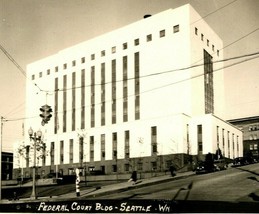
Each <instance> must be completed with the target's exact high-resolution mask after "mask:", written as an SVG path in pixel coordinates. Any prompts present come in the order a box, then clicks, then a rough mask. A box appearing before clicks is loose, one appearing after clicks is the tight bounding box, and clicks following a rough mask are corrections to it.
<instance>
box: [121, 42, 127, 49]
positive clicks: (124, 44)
mask: <svg viewBox="0 0 259 214" xmlns="http://www.w3.org/2000/svg"><path fill="white" fill-rule="evenodd" d="M127 48H128V43H127V42H125V43H123V44H122V49H123V50H126V49H127Z"/></svg>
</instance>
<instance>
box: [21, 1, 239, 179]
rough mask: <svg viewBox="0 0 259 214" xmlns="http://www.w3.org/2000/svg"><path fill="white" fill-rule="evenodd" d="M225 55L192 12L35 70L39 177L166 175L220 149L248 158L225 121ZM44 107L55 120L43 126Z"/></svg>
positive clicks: (32, 106)
mask: <svg viewBox="0 0 259 214" xmlns="http://www.w3.org/2000/svg"><path fill="white" fill-rule="evenodd" d="M222 49H223V44H222V41H221V39H220V38H219V37H218V36H217V35H216V34H215V32H214V31H213V30H212V29H211V28H210V27H209V26H208V25H207V24H206V23H205V22H204V20H203V19H201V17H200V16H199V15H198V14H197V12H196V11H195V10H194V9H193V8H192V7H191V6H190V5H185V6H182V7H179V8H177V9H173V10H172V9H169V10H166V11H164V12H161V13H159V14H156V15H154V16H151V17H149V18H146V19H143V20H140V21H138V22H136V23H133V24H131V25H128V26H125V27H123V28H120V29H118V30H115V31H112V32H110V33H107V34H104V35H102V36H100V37H96V38H94V39H91V40H89V41H86V42H83V43H81V44H78V45H76V46H73V47H70V48H67V49H65V50H62V51H60V52H59V53H57V54H55V55H53V56H49V57H47V58H45V59H42V60H40V61H37V62H34V63H32V64H30V65H28V67H27V76H28V77H29V78H30V80H28V82H27V90H26V95H27V106H26V110H27V112H26V115H27V117H28V118H31V119H30V120H26V124H25V129H29V128H30V127H32V128H33V129H34V130H35V131H37V130H38V129H39V128H40V129H41V130H42V131H43V135H44V139H43V140H44V142H45V143H46V151H47V152H48V155H47V156H46V158H45V159H44V160H43V161H39V163H38V165H40V166H42V167H41V169H40V170H41V172H39V174H41V175H45V174H47V173H49V172H54V171H57V170H58V171H59V172H60V173H63V174H72V173H74V169H75V167H80V168H82V169H83V168H84V167H86V168H87V171H91V170H100V171H102V172H103V173H106V174H113V173H128V172H131V171H132V170H138V171H152V170H153V171H154V170H155V171H156V170H159V171H161V170H166V169H168V168H169V166H170V165H171V164H175V165H177V167H183V166H184V165H185V164H186V163H187V162H188V160H189V159H188V156H194V157H198V158H201V159H202V158H204V155H206V154H207V153H209V152H210V153H214V154H215V152H216V150H217V149H218V148H219V149H221V150H222V152H223V153H224V155H225V156H226V157H227V158H234V157H238V156H242V151H243V148H242V143H241V142H242V132H241V131H240V130H239V129H237V128H235V127H234V126H233V125H231V124H229V123H227V122H224V120H222V119H220V118H224V78H223V77H224V72H223V69H222V67H223V63H222V60H223V52H222ZM214 62H217V63H214ZM32 82H33V84H32ZM35 86H38V87H39V88H40V89H41V90H39V89H38V88H37V87H35ZM46 100H47V101H46ZM45 102H47V104H48V105H50V106H52V109H53V117H52V118H51V120H50V122H49V123H48V124H46V125H45V126H44V127H42V126H41V125H40V124H41V118H40V117H38V115H39V112H40V111H39V108H40V107H41V106H42V105H44V104H45ZM215 115H216V116H215ZM25 141H26V142H27V143H28V142H29V140H28V136H27V138H26V139H25ZM17 160H18V159H17ZM19 160H21V159H19ZM23 160H24V161H26V160H27V163H23V164H21V161H20V165H23V166H29V165H30V166H31V163H30V164H29V158H24V159H23ZM17 167H18V165H17ZM25 173H26V172H25Z"/></svg>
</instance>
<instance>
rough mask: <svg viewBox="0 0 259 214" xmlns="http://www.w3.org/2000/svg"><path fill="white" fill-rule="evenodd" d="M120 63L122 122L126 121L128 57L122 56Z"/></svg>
mask: <svg viewBox="0 0 259 214" xmlns="http://www.w3.org/2000/svg"><path fill="white" fill-rule="evenodd" d="M122 61H123V65H122V71H123V74H122V75H123V122H127V121H128V99H127V98H128V87H127V86H128V57H127V56H124V57H123V59H122Z"/></svg>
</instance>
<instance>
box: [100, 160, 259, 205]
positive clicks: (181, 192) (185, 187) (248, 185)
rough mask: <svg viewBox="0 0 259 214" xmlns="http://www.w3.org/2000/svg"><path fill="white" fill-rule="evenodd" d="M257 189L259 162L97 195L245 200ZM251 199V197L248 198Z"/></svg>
mask: <svg viewBox="0 0 259 214" xmlns="http://www.w3.org/2000/svg"><path fill="white" fill-rule="evenodd" d="M256 190H259V164H253V165H247V166H243V167H239V168H230V169H228V170H225V171H220V172H215V173H209V174H202V175H197V176H191V177H187V178H184V179H180V180H174V181H170V182H166V183H160V184H156V185H152V186H147V187H141V188H137V189H130V190H123V191H122V192H120V193H116V194H110V195H105V196H100V197H98V196H97V199H107V198H109V199H169V200H171V199H176V200H186V199H188V200H201V201H231V202H234V201H235V202H236V201H247V200H249V198H250V197H249V194H251V193H253V192H255V191H256ZM251 200H252V199H251Z"/></svg>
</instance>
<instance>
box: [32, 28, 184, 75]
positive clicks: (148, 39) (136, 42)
mask: <svg viewBox="0 0 259 214" xmlns="http://www.w3.org/2000/svg"><path fill="white" fill-rule="evenodd" d="M179 31H180V26H179V25H175V26H173V33H177V32H179ZM165 36H166V30H161V31H159V37H160V38H163V37H165ZM152 39H153V35H152V34H148V35H146V42H151V41H152ZM133 44H134V46H138V45H140V39H139V38H138V39H135V40H134V43H133ZM117 48H118V47H117V46H113V47H111V54H115V53H116V51H117ZM128 48H129V44H128V42H125V43H123V44H122V50H126V49H128ZM106 52H107V51H106V50H102V51H101V52H100V56H101V57H105V56H106ZM90 59H91V61H93V60H95V59H96V54H91V55H90ZM85 62H86V58H85V57H82V58H81V64H84V63H85ZM76 63H77V62H76V60H73V61H72V63H71V65H72V67H75V66H76ZM67 68H68V64H67V63H64V64H63V70H66V69H67ZM58 71H59V67H58V66H56V67H55V72H58ZM46 74H47V75H50V69H48V70H47V71H46ZM42 77H43V72H39V78H42ZM35 78H36V76H35V74H33V75H32V77H31V79H32V80H35Z"/></svg>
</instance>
